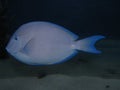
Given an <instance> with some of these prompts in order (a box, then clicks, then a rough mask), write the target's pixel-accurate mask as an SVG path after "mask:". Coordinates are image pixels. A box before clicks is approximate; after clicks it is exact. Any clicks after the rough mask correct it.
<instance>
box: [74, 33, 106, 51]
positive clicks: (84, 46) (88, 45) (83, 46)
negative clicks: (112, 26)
mask: <svg viewBox="0 0 120 90" xmlns="http://www.w3.org/2000/svg"><path fill="white" fill-rule="evenodd" d="M103 38H105V37H104V36H102V35H96V36H91V37H88V38H85V39H82V40H78V41H76V42H75V44H74V46H75V47H74V48H75V49H77V50H81V51H85V52H90V53H101V51H99V50H97V49H96V48H95V43H96V42H97V41H98V40H100V39H103Z"/></svg>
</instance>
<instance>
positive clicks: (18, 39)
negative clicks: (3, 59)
mask: <svg viewBox="0 0 120 90" xmlns="http://www.w3.org/2000/svg"><path fill="white" fill-rule="evenodd" d="M78 38H79V36H77V35H76V34H74V33H72V32H70V31H69V30H67V29H65V28H64V27H61V26H59V25H56V24H53V23H50V22H40V21H36V22H29V23H26V24H23V25H22V26H21V27H20V28H18V29H17V31H16V32H15V33H14V34H13V36H12V37H11V39H10V41H9V43H8V45H7V46H6V50H7V52H8V53H10V54H11V55H12V56H13V57H15V58H16V59H17V60H19V61H21V62H23V63H26V64H28V65H51V64H57V63H61V62H64V61H66V60H69V59H70V58H71V57H73V56H74V55H76V54H77V53H78V52H79V51H85V52H90V53H100V51H99V50H97V49H96V48H95V47H94V45H95V43H96V41H98V40H100V39H102V38H104V36H102V35H95V36H91V37H88V38H85V39H82V40H78Z"/></svg>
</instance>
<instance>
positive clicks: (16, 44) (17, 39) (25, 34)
mask: <svg viewBox="0 0 120 90" xmlns="http://www.w3.org/2000/svg"><path fill="white" fill-rule="evenodd" d="M32 37H33V33H32V32H31V29H30V28H26V27H20V28H19V29H18V30H17V31H16V32H15V33H14V34H13V36H12V37H11V39H10V41H9V42H8V44H7V46H6V50H7V52H8V53H10V54H11V55H13V56H14V55H15V54H16V53H18V52H20V51H21V50H22V49H23V48H24V47H25V45H26V44H27V43H28V42H29V41H30V40H31V39H32Z"/></svg>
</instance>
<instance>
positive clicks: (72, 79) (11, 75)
mask: <svg viewBox="0 0 120 90" xmlns="http://www.w3.org/2000/svg"><path fill="white" fill-rule="evenodd" d="M96 46H97V48H98V49H100V50H101V51H103V53H102V54H99V55H96V54H89V53H85V52H80V53H79V54H78V55H76V56H75V57H73V58H72V59H71V60H69V61H67V62H65V63H62V64H58V65H52V66H28V65H25V64H23V63H20V62H18V61H17V60H15V59H13V58H10V59H7V60H0V90H120V40H103V41H100V42H99V43H98V44H97V45H96ZM44 74H46V76H44ZM40 76H41V78H40ZM38 77H39V78H38Z"/></svg>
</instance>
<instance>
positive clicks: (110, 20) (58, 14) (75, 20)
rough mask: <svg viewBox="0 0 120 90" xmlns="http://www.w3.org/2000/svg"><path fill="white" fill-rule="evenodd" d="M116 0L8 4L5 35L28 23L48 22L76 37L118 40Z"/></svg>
mask: <svg viewBox="0 0 120 90" xmlns="http://www.w3.org/2000/svg"><path fill="white" fill-rule="evenodd" d="M119 2H120V1H119V0H8V19H9V20H8V21H9V25H10V29H9V33H10V34H12V33H13V32H14V31H15V30H16V29H17V28H18V27H19V26H20V25H21V24H23V23H26V22H30V21H50V22H53V23H56V24H59V25H62V26H64V27H65V28H67V29H69V30H70V31H72V32H74V33H76V34H78V35H79V36H80V37H83V38H84V37H87V36H90V35H94V34H102V35H105V36H106V37H107V38H109V39H120V34H119V32H120V5H119Z"/></svg>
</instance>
